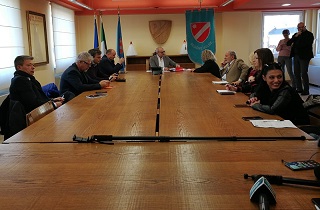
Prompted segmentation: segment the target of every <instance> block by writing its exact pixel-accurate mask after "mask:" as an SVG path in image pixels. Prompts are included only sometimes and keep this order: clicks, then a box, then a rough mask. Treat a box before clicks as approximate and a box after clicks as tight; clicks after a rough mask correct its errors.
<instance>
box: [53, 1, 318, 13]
mask: <svg viewBox="0 0 320 210" xmlns="http://www.w3.org/2000/svg"><path fill="white" fill-rule="evenodd" d="M48 1H49V0H48ZM50 1H51V2H55V3H58V4H61V5H63V6H66V7H68V8H71V9H73V10H75V11H76V14H77V15H92V14H94V13H96V12H98V11H101V12H102V13H103V14H117V11H118V8H119V9H120V13H121V14H174V13H184V12H185V10H190V9H197V8H200V7H201V8H214V9H215V11H216V12H226V11H251V10H252V11H254V10H258V11H279V10H281V11H283V10H302V9H317V8H320V0H234V1H233V2H231V3H230V4H228V5H227V6H222V4H223V3H224V2H227V1H228V0H73V1H77V2H80V3H83V4H85V5H87V6H89V7H91V8H92V9H93V10H88V9H85V8H83V7H81V6H78V5H77V4H74V3H72V2H71V1H72V0H71V1H70V0H50ZM200 2H201V3H200ZM286 3H290V4H291V5H290V6H286V7H283V6H281V5H282V4H286Z"/></svg>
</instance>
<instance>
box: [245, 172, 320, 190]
mask: <svg viewBox="0 0 320 210" xmlns="http://www.w3.org/2000/svg"><path fill="white" fill-rule="evenodd" d="M243 177H244V178H245V179H248V178H249V177H250V178H251V179H252V180H254V181H256V180H258V179H259V178H260V177H265V178H266V179H267V180H268V181H269V182H270V183H271V184H277V185H282V184H286V183H287V184H296V185H307V186H313V187H320V181H315V180H306V179H295V178H288V177H282V176H275V175H261V174H258V175H252V176H249V175H248V174H244V175H243Z"/></svg>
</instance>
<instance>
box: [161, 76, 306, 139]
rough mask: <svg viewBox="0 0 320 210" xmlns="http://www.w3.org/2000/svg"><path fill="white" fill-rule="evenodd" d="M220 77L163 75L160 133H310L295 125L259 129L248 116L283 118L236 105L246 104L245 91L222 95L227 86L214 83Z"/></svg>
mask: <svg viewBox="0 0 320 210" xmlns="http://www.w3.org/2000/svg"><path fill="white" fill-rule="evenodd" d="M213 80H217V79H216V78H215V77H213V76H212V75H211V74H209V73H205V74H197V73H191V72H175V73H171V72H170V73H166V74H164V75H163V76H162V78H161V90H160V93H161V97H160V99H161V106H160V131H159V134H160V135H164V136H166V135H168V136H217V137H228V136H230V137H232V136H237V137H273V136H279V137H292V136H307V138H310V137H309V136H308V135H306V134H305V133H304V132H303V131H301V130H299V129H296V128H281V129H279V128H256V127H254V126H253V125H252V123H251V122H249V121H244V120H243V119H242V117H245V116H260V117H262V118H264V119H281V118H280V117H279V116H276V115H269V114H265V113H262V112H258V111H256V110H253V109H252V108H251V107H246V108H235V107H234V105H235V104H245V102H246V101H247V100H248V96H246V95H244V94H243V93H240V92H239V93H236V94H235V95H220V94H218V93H217V92H216V90H219V89H225V86H224V85H217V84H212V81H213Z"/></svg>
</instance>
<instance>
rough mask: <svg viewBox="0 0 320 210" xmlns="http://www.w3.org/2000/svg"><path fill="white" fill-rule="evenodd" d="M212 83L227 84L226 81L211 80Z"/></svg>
mask: <svg viewBox="0 0 320 210" xmlns="http://www.w3.org/2000/svg"><path fill="white" fill-rule="evenodd" d="M212 84H219V85H226V84H228V82H227V81H212Z"/></svg>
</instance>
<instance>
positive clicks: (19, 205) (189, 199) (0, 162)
mask: <svg viewBox="0 0 320 210" xmlns="http://www.w3.org/2000/svg"><path fill="white" fill-rule="evenodd" d="M317 151H318V148H317V145H316V142H311V141H301V142H294V141H285V142H284V141H277V142H254V143H252V142H221V141H212V142H211V141H210V142H209V141H201V142H200V141H198V142H171V143H151V142H149V143H115V144H114V145H106V144H95V143H89V144H86V143H67V144H65V143H50V144H45V143H41V144H40V143H35V144H32V143H10V144H4V145H1V147H0V154H1V158H0V166H1V171H0V186H1V188H0V209H258V207H257V205H256V204H255V203H252V202H251V201H250V199H249V190H250V189H251V187H252V185H253V181H252V180H246V179H244V178H243V174H244V173H248V174H250V175H251V174H271V175H283V176H285V177H293V178H303V179H309V180H315V176H314V175H313V171H312V170H307V171H298V172H293V171H291V170H290V169H288V168H286V167H285V166H284V165H283V164H282V162H281V159H284V160H286V161H294V160H305V159H308V158H309V157H310V156H311V155H312V154H313V153H315V152H317ZM314 158H315V159H316V160H318V161H319V160H320V155H319V154H316V155H315V156H314ZM273 189H274V190H275V192H276V196H277V204H276V205H275V206H272V209H314V205H312V203H311V198H313V197H319V188H316V187H305V186H294V185H289V184H287V185H281V186H277V185H273Z"/></svg>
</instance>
